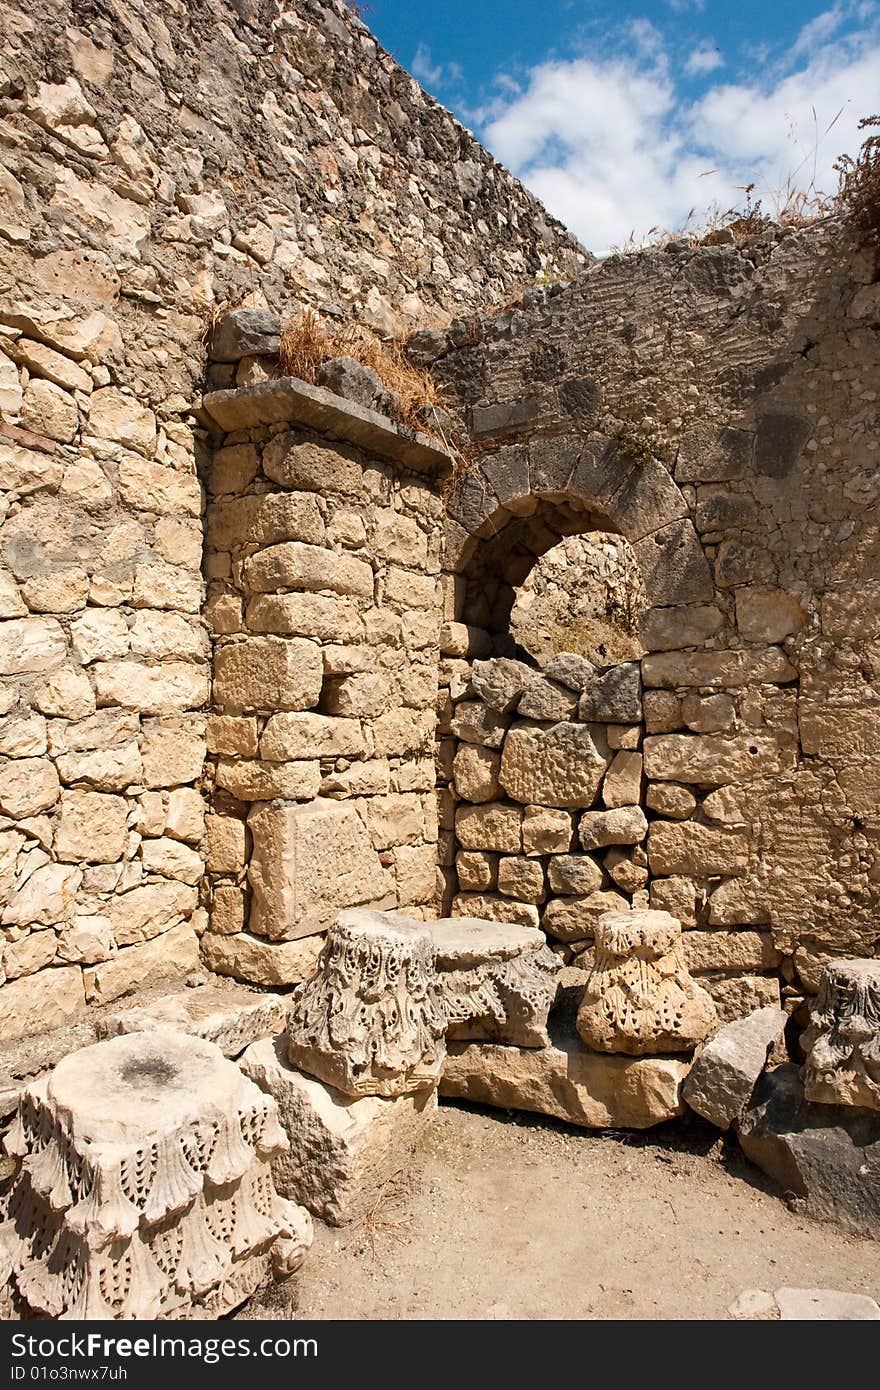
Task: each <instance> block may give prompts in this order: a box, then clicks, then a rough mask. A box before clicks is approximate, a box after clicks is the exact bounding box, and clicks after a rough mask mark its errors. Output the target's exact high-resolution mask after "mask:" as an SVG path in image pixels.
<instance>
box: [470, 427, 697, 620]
mask: <svg viewBox="0 0 880 1390" xmlns="http://www.w3.org/2000/svg"><path fill="white" fill-rule="evenodd" d="M541 501H544V502H547V503H557V504H564V503H567V504H568V505H569V507H570V508H576V509H578V510H579V511H583V513H584V527H583V529H584V530H585V531H586V530H596V529H606V530H609V531H615V532H617V533H619V534H620V535H622V536H625V537H626V539H627V540H628V541H629V542H630V544H631V545H632V546H633V549H634V551H635V554H636V557H637V559H638V562H639V566H640V568H641V571H642V576H643V580H644V584H645V590H646V593H647V597H648V600H649V602H650V604H651V605H652V606H663V607H666V606H671V605H675V604H688V603H703V602H705V601H706V600H709V599H711V598H712V596H713V592H714V590H713V584H712V578H711V574H710V571H709V565H708V562H707V560H706V557H705V554H704V553H703V548H702V545H701V544H700V540H699V537H698V535H697V532H696V531H695V529H694V527H693V524H692V523H691V521H690V520H689V519H688V505H687V502H686V501H685V498H684V496H683V494H682V492H681V490H680V488H679V487H678V485H677V484H676V482H675V481H674V479H673V478H672V476H671V475H670V473H669V472H668V470H667V469H666V468H665V467H664V466H663V464H662V463H661V462H660V461H659V459H654V458H649V459H640V458H631V457H628V456H627V454H626V453H625V452H623V451H622V450H621V448H620V445H619V443H618V442H617V441H616V440H614V439H610V438H609V437H608V436H607V435H601V434H592V435H583V434H576V433H573V432H566V433H564V434H558V435H540V436H535V437H534V438H533V439H532V440H531V441H530V442H529V444H528V446H524V445H512V446H508V447H506V448H503V449H499V450H498V451H497V452H496V453H494V454H492V455H489V456H487V457H486V458H484V459H481V460H480V462H479V464H478V465H477V467H476V468H475V469H474V470H473V472H472V473H470V474H468V475H467V477H466V478H464V479H463V480H462V481H461V482H460V483H459V484H458V486H457V487H456V489H455V491H454V493H453V494H452V496H451V498H450V500H449V503H448V505H447V511H448V514H449V516H450V517H451V518H452V519H453V522H454V523H455V525H456V527H460V528H461V530H462V531H463V532H464V533H465V534H466V536H467V538H468V541H465V540H464V537H458V536H456V535H455V533H453V534H452V535H451V536H450V540H451V541H452V542H453V543H452V545H451V546H450V548H449V549H448V550H447V555H446V565H447V569H449V570H455V571H456V572H458V573H461V572H462V571H463V570H464V569H465V568H467V565H468V563H469V561H470V560H471V559H472V558H473V555H474V553H475V549H476V547H477V545H478V543H479V541H480V540H487V539H491V538H493V537H497V536H499V535H500V534H501V533H502V532H503V531H504V529H505V528H506V526H507V525H509V524H510V522H511V521H512V519H513V518H514V517H515V516H524V515H528V514H529V513H530V512H532V511H534V510H535V509H536V508H537V505H538V503H539V502H541ZM571 529H572V528H571V525H570V524H566V525H564V526H560V537H561V536H562V535H565V534H571ZM468 542H469V543H468Z"/></svg>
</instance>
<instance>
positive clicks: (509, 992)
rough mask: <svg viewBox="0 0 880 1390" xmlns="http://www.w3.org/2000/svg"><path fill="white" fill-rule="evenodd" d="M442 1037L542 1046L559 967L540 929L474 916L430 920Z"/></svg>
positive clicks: (546, 1036) (544, 1040)
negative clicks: (443, 1021)
mask: <svg viewBox="0 0 880 1390" xmlns="http://www.w3.org/2000/svg"><path fill="white" fill-rule="evenodd" d="M427 925H428V928H429V930H430V932H431V937H432V940H433V943H434V963H435V968H436V970H437V980H438V984H439V986H440V991H441V995H442V1000H443V1007H444V1009H445V1011H446V1017H447V1019H448V1028H447V1033H446V1036H447V1038H455V1039H485V1040H487V1041H491V1042H505V1043H512V1044H515V1045H517V1046H518V1047H547V1046H548V1045H549V1042H550V1039H549V1037H548V1034H547V1017H548V1014H549V1013H550V1008H551V1006H552V1004H553V1001H554V999H555V998H556V984H557V975H558V974H559V971H560V969H561V968H562V962H561V960H560V959H559V957H558V956H556V955H554V953H553V952H552V951H551V950H550V948H549V947H548V945H547V940H546V937H545V936H544V933H543V932H540V931H538V930H537V929H536V928H534V927H520V926H516V925H514V924H512V923H506V922H487V921H483V920H481V919H479V918H475V917H450V918H443V919H441V920H440V921H437V922H429V923H428V924H427Z"/></svg>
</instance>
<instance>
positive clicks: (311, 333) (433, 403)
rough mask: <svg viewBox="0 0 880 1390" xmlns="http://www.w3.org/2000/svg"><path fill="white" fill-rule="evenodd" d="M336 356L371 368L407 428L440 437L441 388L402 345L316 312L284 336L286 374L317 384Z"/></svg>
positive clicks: (281, 360)
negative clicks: (324, 319) (328, 320)
mask: <svg viewBox="0 0 880 1390" xmlns="http://www.w3.org/2000/svg"><path fill="white" fill-rule="evenodd" d="M333 357H353V358H354V359H355V361H357V362H362V363H363V365H364V366H365V367H371V368H372V370H373V371H374V372H375V373H376V375H377V376H378V377H379V379H380V381H381V382H382V383H383V385H384V386H386V387H387V388H388V390H389V391H392V392H394V394H395V395H396V397H397V398H398V401H399V404H398V406H397V408H396V410H395V412H394V413H395V416H396V418H397V419H398V420H399V421H400V423H401V424H402V425H406V426H408V427H409V428H410V429H416V430H427V431H428V432H430V433H435V434H436V433H440V431H439V426H438V422H437V420H436V418H435V416H436V411H437V410H438V409H439V407H440V406H441V405H442V394H441V391H440V388H439V387H438V385H437V383H436V382H435V381H434V379H433V377H432V376H431V374H430V372H428V371H426V370H425V368H424V367H417V366H415V365H414V364H413V363H412V362H410V361H408V360H407V358H406V356H405V355H404V352H403V347H402V345H401V344H400V343H399V342H396V341H395V342H392V343H384V342H382V340H381V339H380V338H378V337H377V335H376V334H375V333H373V332H372V330H371V329H369V328H366V327H365V326H364V325H363V324H360V323H347V324H345V325H343V326H342V327H341V328H337V327H335V326H333V327H330V326H328V325H326V324H325V323H323V322H322V320H321V319H320V318H319V317H318V315H317V314H316V313H314V311H313V310H311V309H307V310H306V311H305V313H303V314H301V315H300V317H299V318H298V319H297V320H296V322H295V323H293V324H291V326H290V327H289V328H286V329H285V330H284V332H283V333H282V334H281V346H280V349H279V353H278V359H279V363H280V366H281V370H282V372H283V373H284V374H285V375H289V376H296V377H299V378H300V380H301V381H308V382H311V383H312V384H313V385H314V384H315V382H316V381H317V375H318V368H319V367H320V366H321V364H322V363H323V362H328V361H330V359H331V358H333Z"/></svg>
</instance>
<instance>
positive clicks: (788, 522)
mask: <svg viewBox="0 0 880 1390" xmlns="http://www.w3.org/2000/svg"><path fill="white" fill-rule="evenodd" d="M878 327H880V284H878V268H877V263H876V257H875V256H874V255H872V254H869V253H868V252H866V251H860V250H859V249H858V248H857V247H855V246H854V245H853V243H852V242H851V240H849V239H848V236H847V233H846V231H845V230H844V229H843V228H841V227H840V226H838V225H836V224H835V223H833V222H829V223H824V224H822V225H820V226H818V227H815V228H812V229H809V230H807V231H803V232H797V233H795V232H792V231H790V230H786V229H778V228H776V229H774V228H768V229H767V230H766V231H765V233H764V234H763V235H761V236H759V237H756V238H753V239H752V240H751V241H749V242H747V243H746V244H745V245H743V246H741V247H737V246H735V245H725V246H707V247H698V246H688V245H686V244H675V245H674V246H673V247H672V248H671V250H665V251H658V252H654V253H650V254H644V255H638V256H635V257H626V258H618V259H616V260H612V261H609V262H608V263H606V264H604V265H603V266H601V267H599V268H596V269H595V270H594V271H591V272H588V273H587V274H585V275H584V276H582V277H580V279H579V280H578V281H576V282H575V283H573V284H572V285H571V286H570V287H568V288H566V289H564V290H561V291H559V292H557V293H553V294H543V295H536V294H535V293H534V292H533V293H532V294H531V295H530V296H529V297H528V298H527V300H526V301H524V303H523V305H522V307H520V308H518V309H513V310H511V311H510V312H509V313H508V314H506V315H503V316H501V318H500V320H499V318H498V317H497V316H496V317H489V316H486V317H482V318H478V319H476V320H475V321H474V322H473V323H472V324H471V325H470V335H469V342H468V345H467V346H465V347H461V346H456V345H455V344H453V343H452V341H451V340H450V339H447V341H446V343H445V344H444V343H438V344H437V345H436V350H437V351H438V353H439V356H438V358H437V360H436V362H435V371H436V373H437V375H438V376H439V377H440V379H441V380H443V381H444V382H446V383H447V385H448V387H449V388H450V389H451V390H453V391H455V392H456V394H457V397H458V403H459V405H458V413H459V418H460V421H461V424H462V427H463V428H467V429H469V430H470V433H471V436H472V438H473V439H474V441H475V445H476V455H477V457H476V459H475V466H474V471H473V473H472V475H471V477H470V478H469V479H467V480H466V481H465V482H464V483H463V484H462V486H461V487H460V488H459V489H458V490H457V492H456V495H455V496H454V497H453V498H452V499H451V501H450V506H449V518H448V520H447V523H446V557H447V559H446V563H447V569H448V571H449V576H448V580H447V586H446V598H445V605H446V606H445V610H444V611H445V616H446V617H447V619H451V620H453V622H454V623H455V624H464V625H465V626H464V627H462V629H461V630H462V631H464V632H468V631H469V632H470V633H471V634H474V632H475V629H485V630H486V631H487V632H488V633H490V634H493V636H492V637H490V638H486V634H485V633H484V637H483V639H479V638H477V637H473V636H472V638H471V639H469V640H470V641H471V642H473V641H476V642H477V644H478V645H479V643H480V640H482V642H483V645H484V646H485V644H486V641H488V643H489V649H490V650H494V651H496V652H500V651H503V650H504V635H505V633H506V624H507V621H508V617H509V613H510V607H511V604H512V602H513V598H514V596H515V589H516V586H517V585H519V584H521V583H522V582H523V579H524V578H525V575H526V574H527V573H528V571H529V568H530V566H531V565H533V564H534V557H535V556H537V555H540V554H542V553H544V552H545V551H546V550H547V549H549V548H550V546H551V545H552V544H554V543H556V542H557V541H558V539H559V537H560V536H561V535H565V534H571V533H572V532H573V531H575V530H577V529H578V528H580V529H617V530H619V531H621V532H622V533H623V534H624V535H626V536H627V539H628V540H629V541H630V543H631V544H632V545H633V548H634V551H635V553H636V556H637V558H638V559H639V563H640V566H641V568H642V573H643V578H644V581H645V587H646V591H647V597H648V602H649V604H650V605H651V606H650V607H649V608H648V610H647V611H646V613H645V616H644V620H643V626H642V641H643V645H644V647H645V650H646V653H647V654H646V656H645V657H644V659H643V661H642V683H643V687H644V696H643V700H644V706H643V708H644V739H643V744H642V756H643V774H644V792H643V795H644V802H643V809H644V811H645V814H646V816H647V819H648V821H649V828H648V835H647V840H646V846H645V848H646V854H647V868H648V873H649V883H648V892H649V897H650V902H651V905H652V906H655V907H661V908H668V909H669V910H671V911H673V912H674V913H675V914H676V915H678V916H679V917H681V918H682V920H683V922H684V923H685V925H686V927H687V929H688V932H687V934H688V936H689V937H690V941H691V943H692V944H691V946H690V947H689V951H690V964H691V968H693V969H699V970H701V971H706V972H718V974H719V976H720V975H721V974H725V975H729V976H731V977H733V975H734V974H735V973H736V972H745V973H744V974H743V976H742V978H744V979H745V978H750V979H752V980H759V979H764V978H766V972H767V971H768V970H772V971H774V972H777V971H778V974H779V976H780V977H781V981H782V985H783V992H784V994H785V996H786V997H787V998H789V999H790V1000H791V1001H792V1003H794V1002H795V1001H796V1000H797V999H798V997H799V996H801V995H802V994H803V993H804V992H807V993H810V992H814V991H815V989H816V987H817V984H818V977H819V972H820V969H821V965H822V963H823V962H824V961H825V960H827V959H828V958H829V957H831V956H835V955H851V956H858V955H869V956H870V955H872V954H873V953H874V951H875V943H876V939H877V931H876V922H877V910H878V905H880V742H878V730H880V696H878V693H877V692H878V688H880V687H878V675H880V664H878V663H880V649H878V636H880V587H878V585H880V568H878V556H880V545H878V537H880V524H878V523H880V515H878V478H880V467H878V465H880V435H878V395H877V389H876V383H877V380H878V369H880V333H878V331H877V329H878ZM598 430H601V431H602V432H603V433H602V436H601V437H599V436H598V435H597V433H596V432H597V431H598ZM609 441H611V442H610V443H609ZM673 483H674V484H676V485H677V486H676V487H673ZM456 630H457V629H456ZM467 650H468V648H467V645H465V651H467ZM477 654H478V653H477V652H476V651H475V650H474V651H469V655H471V656H473V655H477ZM458 659H459V660H461V657H459V658H458ZM453 678H455V679H457V680H459V681H464V680H466V679H467V673H466V671H459V672H456V671H455V670H453V671H452V672H450V685H451V682H452V679H453ZM442 703H443V702H442V700H441V706H442ZM449 727H450V728H451V727H452V726H451V724H450V726H449ZM450 751H451V750H450ZM447 761H448V756H447ZM450 780H452V781H454V778H451V779H450ZM441 824H443V826H444V828H445V829H450V828H451V826H450V825H449V824H448V820H447V821H444V820H442V819H441ZM545 912H546V909H545ZM743 990H744V992H743V994H742V999H741V1004H742V1009H741V1011H742V1012H744V1011H745V1008H746V1007H747V1006H751V1004H752V1003H753V1002H761V1001H762V995H761V994H760V992H759V991H758V987H757V986H755V989H754V990H752V991H751V996H750V994H749V991H748V990H745V987H743Z"/></svg>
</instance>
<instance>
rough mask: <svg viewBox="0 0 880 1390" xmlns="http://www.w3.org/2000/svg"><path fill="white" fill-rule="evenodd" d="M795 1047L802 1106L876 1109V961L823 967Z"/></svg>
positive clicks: (879, 1079) (879, 1026) (879, 1101)
mask: <svg viewBox="0 0 880 1390" xmlns="http://www.w3.org/2000/svg"><path fill="white" fill-rule="evenodd" d="M801 1046H802V1047H803V1049H804V1052H805V1053H806V1063H805V1066H804V1094H805V1096H806V1098H807V1100H808V1101H820V1102H822V1103H824V1104H826V1105H856V1106H863V1107H864V1108H865V1109H868V1110H880V962H878V961H875V960H832V961H829V962H828V964H827V965H826V966H825V969H824V970H823V972H822V979H821V982H820V985H819V993H818V995H817V997H816V1001H815V1003H814V1005H813V1009H812V1012H811V1014H810V1023H809V1027H808V1028H807V1029H806V1031H805V1032H804V1033H803V1035H802V1037H801Z"/></svg>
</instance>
